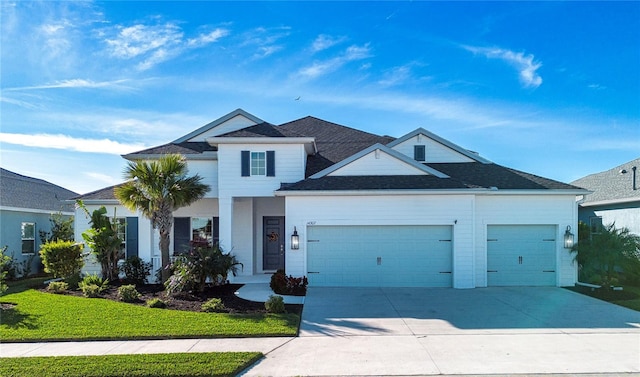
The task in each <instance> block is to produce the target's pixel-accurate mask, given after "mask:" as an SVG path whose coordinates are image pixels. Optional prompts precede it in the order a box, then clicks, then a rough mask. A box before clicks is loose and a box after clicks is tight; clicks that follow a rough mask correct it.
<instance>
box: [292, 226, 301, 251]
mask: <svg viewBox="0 0 640 377" xmlns="http://www.w3.org/2000/svg"><path fill="white" fill-rule="evenodd" d="M299 248H300V236H298V231H297V230H296V227H295V226H294V227H293V234H292V235H291V250H298V249H299Z"/></svg>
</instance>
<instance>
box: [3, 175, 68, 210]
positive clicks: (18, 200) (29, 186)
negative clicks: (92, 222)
mask: <svg viewBox="0 0 640 377" xmlns="http://www.w3.org/2000/svg"><path fill="white" fill-rule="evenodd" d="M76 196H78V193H76V192H73V191H71V190H67V189H65V188H63V187H60V186H57V185H54V184H53V183H50V182H47V181H44V180H42V179H37V178H32V177H27V176H24V175H20V174H17V173H14V172H11V171H9V170H6V169H2V168H0V206H3V207H15V208H26V209H36V210H43V211H51V212H61V211H63V212H73V204H70V203H66V202H65V200H67V199H71V198H73V197H76Z"/></svg>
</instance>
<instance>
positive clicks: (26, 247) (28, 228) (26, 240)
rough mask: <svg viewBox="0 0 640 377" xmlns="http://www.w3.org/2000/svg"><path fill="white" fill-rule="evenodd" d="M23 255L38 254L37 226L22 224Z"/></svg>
mask: <svg viewBox="0 0 640 377" xmlns="http://www.w3.org/2000/svg"><path fill="white" fill-rule="evenodd" d="M21 233H22V236H21V237H22V254H34V253H35V252H36V224H35V223H22V226H21Z"/></svg>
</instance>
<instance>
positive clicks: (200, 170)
mask: <svg viewBox="0 0 640 377" xmlns="http://www.w3.org/2000/svg"><path fill="white" fill-rule="evenodd" d="M187 166H188V167H189V176H193V175H196V174H198V175H199V176H200V177H202V183H204V184H206V185H209V188H210V190H209V192H207V193H206V195H205V196H204V197H205V198H217V197H218V161H215V160H190V161H187Z"/></svg>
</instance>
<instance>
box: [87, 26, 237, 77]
mask: <svg viewBox="0 0 640 377" xmlns="http://www.w3.org/2000/svg"><path fill="white" fill-rule="evenodd" d="M229 33H230V32H229V30H227V29H222V28H217V29H215V30H213V31H211V32H208V33H201V34H199V35H198V36H197V37H194V38H187V39H185V35H184V32H183V30H182V28H180V26H178V25H177V24H175V23H171V22H167V23H164V24H150V25H145V24H141V23H140V24H136V25H132V26H127V27H124V26H122V25H118V26H115V27H114V28H106V29H102V30H100V31H99V32H98V36H99V37H100V38H102V39H103V40H104V42H105V43H106V45H107V52H108V53H109V55H110V56H112V57H114V58H117V59H124V60H131V59H140V62H139V63H138V65H137V68H138V69H139V70H141V71H144V70H148V69H150V68H152V67H154V66H155V65H157V64H160V63H162V62H165V61H167V60H171V59H173V58H175V57H176V56H178V55H180V54H182V53H183V52H184V51H187V50H190V49H196V48H201V47H204V46H207V45H209V44H211V43H215V42H217V41H218V40H220V39H221V38H223V37H225V36H227V35H229Z"/></svg>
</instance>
